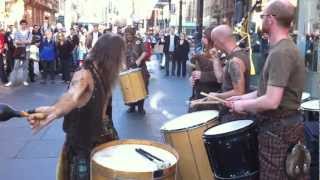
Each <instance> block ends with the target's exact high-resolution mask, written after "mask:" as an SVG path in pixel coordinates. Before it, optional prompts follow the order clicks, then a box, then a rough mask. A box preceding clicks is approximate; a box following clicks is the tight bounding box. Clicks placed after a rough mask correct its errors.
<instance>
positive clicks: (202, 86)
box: [189, 25, 221, 112]
mask: <svg viewBox="0 0 320 180" xmlns="http://www.w3.org/2000/svg"><path fill="white" fill-rule="evenodd" d="M214 27H215V25H210V26H209V27H207V28H206V29H205V30H204V32H203V35H202V44H203V46H204V48H203V53H201V54H196V55H194V56H193V57H192V59H191V62H192V63H193V64H194V65H195V67H194V68H195V70H194V71H193V72H192V75H191V77H190V80H191V82H192V88H193V91H192V97H191V98H190V100H197V99H201V98H204V96H202V95H201V94H200V93H201V92H205V93H209V92H219V91H220V90H221V89H220V88H221V84H220V83H219V82H218V81H217V78H216V76H215V73H214V71H213V65H212V61H209V58H210V57H211V56H210V53H209V50H210V49H211V48H212V44H213V43H212V41H211V31H212V29H213V28H214ZM216 108H217V105H214V104H213V105H196V106H191V107H190V108H189V112H194V111H200V110H206V109H216Z"/></svg>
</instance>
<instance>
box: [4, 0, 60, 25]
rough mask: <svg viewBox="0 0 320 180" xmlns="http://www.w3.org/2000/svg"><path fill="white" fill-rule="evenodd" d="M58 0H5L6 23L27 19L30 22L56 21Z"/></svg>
mask: <svg viewBox="0 0 320 180" xmlns="http://www.w3.org/2000/svg"><path fill="white" fill-rule="evenodd" d="M58 9H59V1H58V0H5V15H4V22H5V24H12V25H14V24H17V23H18V22H19V21H20V20H21V19H26V20H27V21H28V23H29V24H31V25H33V24H42V23H43V22H44V20H45V19H46V20H48V21H49V23H50V24H52V23H55V19H56V13H57V12H58Z"/></svg>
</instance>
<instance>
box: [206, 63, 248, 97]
mask: <svg viewBox="0 0 320 180" xmlns="http://www.w3.org/2000/svg"><path fill="white" fill-rule="evenodd" d="M227 71H228V73H229V75H230V77H231V80H232V86H233V89H232V90H230V91H226V92H223V93H215V94H212V95H214V96H217V97H220V98H223V99H226V98H229V97H232V96H239V95H243V94H244V93H245V84H246V83H245V71H246V68H245V65H244V63H243V62H242V60H241V59H239V58H233V59H232V60H231V62H230V66H229V69H227Z"/></svg>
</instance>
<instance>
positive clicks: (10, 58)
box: [0, 20, 190, 87]
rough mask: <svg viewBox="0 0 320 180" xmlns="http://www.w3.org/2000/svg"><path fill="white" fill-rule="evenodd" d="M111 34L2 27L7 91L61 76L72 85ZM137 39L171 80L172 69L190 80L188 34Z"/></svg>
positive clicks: (1, 63)
mask: <svg viewBox="0 0 320 180" xmlns="http://www.w3.org/2000/svg"><path fill="white" fill-rule="evenodd" d="M111 30H112V29H101V27H99V25H98V24H94V25H93V26H92V28H91V30H90V31H89V30H88V27H87V26H81V25H73V26H72V28H71V29H70V30H69V31H68V32H66V29H65V28H64V27H63V26H62V25H61V24H60V25H59V26H58V25H57V26H56V27H54V28H52V27H50V26H48V25H33V26H30V25H29V24H28V22H27V21H26V20H21V21H20V22H19V25H18V26H17V27H15V26H13V25H10V26H8V27H6V28H4V27H0V78H1V81H2V83H3V84H4V86H7V87H10V86H15V85H20V84H23V85H25V86H28V85H29V83H33V82H35V81H39V82H40V83H41V84H46V83H47V82H48V81H50V82H51V83H55V82H56V80H55V79H57V77H60V76H61V77H62V80H63V82H65V83H68V82H69V81H70V79H71V74H72V72H73V71H74V70H75V69H76V68H78V67H79V66H81V64H82V62H83V61H84V60H85V57H86V55H87V53H88V51H89V50H90V49H91V48H92V47H93V45H94V44H95V43H96V41H97V40H98V38H99V37H100V36H101V35H102V34H103V33H106V32H108V31H111ZM117 33H119V34H122V33H123V32H122V29H121V28H118V29H117ZM136 35H137V37H138V38H140V39H141V40H142V41H143V42H144V44H145V51H146V52H148V53H149V54H154V55H155V57H156V59H158V60H159V62H160V67H161V69H165V74H166V75H167V76H169V75H170V73H169V71H170V70H169V69H170V66H171V76H178V77H179V76H182V77H185V76H186V62H187V60H188V59H189V58H188V57H189V56H188V55H189V51H190V40H188V39H187V36H186V35H185V34H184V33H180V35H179V36H178V35H176V33H175V28H174V27H171V28H168V29H166V30H159V31H157V32H155V31H153V30H148V31H147V32H146V33H145V34H142V33H137V34H136Z"/></svg>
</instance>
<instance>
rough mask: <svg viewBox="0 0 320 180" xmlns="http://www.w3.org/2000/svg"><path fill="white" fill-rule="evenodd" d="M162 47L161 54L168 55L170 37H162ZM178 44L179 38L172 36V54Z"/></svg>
mask: <svg viewBox="0 0 320 180" xmlns="http://www.w3.org/2000/svg"><path fill="white" fill-rule="evenodd" d="M164 41H165V42H164V47H163V52H164V53H168V52H169V46H170V35H167V36H165V37H164ZM178 44H179V37H178V36H177V35H174V52H175V51H176V49H177V46H178Z"/></svg>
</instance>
